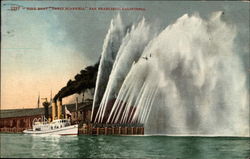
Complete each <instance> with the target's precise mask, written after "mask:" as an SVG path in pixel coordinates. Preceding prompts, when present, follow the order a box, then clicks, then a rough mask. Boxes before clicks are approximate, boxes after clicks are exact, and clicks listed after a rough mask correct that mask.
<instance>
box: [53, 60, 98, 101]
mask: <svg viewBox="0 0 250 159" xmlns="http://www.w3.org/2000/svg"><path fill="white" fill-rule="evenodd" d="M98 66H99V62H97V63H96V64H95V65H94V66H87V67H86V68H85V69H83V70H81V71H80V73H79V74H77V75H75V80H69V81H68V82H67V85H66V86H65V87H63V88H62V89H61V90H60V91H59V92H58V93H57V94H56V95H55V97H54V98H53V100H54V101H56V100H57V99H62V98H64V97H67V96H70V95H72V94H75V93H78V94H80V93H81V92H84V91H85V90H87V89H91V88H95V83H96V77H97V72H98Z"/></svg>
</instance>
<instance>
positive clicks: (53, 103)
mask: <svg viewBox="0 0 250 159" xmlns="http://www.w3.org/2000/svg"><path fill="white" fill-rule="evenodd" d="M55 119H56V100H53V101H52V121H53V120H55Z"/></svg>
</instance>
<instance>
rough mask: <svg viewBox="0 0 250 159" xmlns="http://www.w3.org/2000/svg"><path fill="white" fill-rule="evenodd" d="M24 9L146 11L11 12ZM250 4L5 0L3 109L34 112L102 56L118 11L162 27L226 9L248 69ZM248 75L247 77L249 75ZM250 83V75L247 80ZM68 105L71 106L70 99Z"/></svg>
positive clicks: (132, 19)
mask: <svg viewBox="0 0 250 159" xmlns="http://www.w3.org/2000/svg"><path fill="white" fill-rule="evenodd" d="M13 4H15V5H20V6H22V7H38V8H42V7H82V8H84V7H88V8H89V7H92V8H94V7H117V8H118V7H122V8H135V7H138V8H145V10H144V11H135V10H132V11H100V10H76V11H72V10H71V11H70V10H64V11H63V10H52V9H49V10H39V11H38V10H27V9H20V10H17V11H11V10H9V9H10V8H11V6H13ZM249 5H250V3H249V2H204V1H203V2H191V1H188V2H178V1H169V2H166V1H158V2H157V1H154V2H150V1H120V2H115V1H50V2H48V1H45V2H41V1H23V2H22V1H17V2H15V1H3V2H2V3H1V25H2V26H1V39H2V41H1V109H16V108H35V107H37V98H38V94H40V96H41V97H47V98H50V92H51V90H52V93H53V95H55V94H56V93H57V92H58V91H59V90H60V89H61V88H62V87H64V86H65V85H66V83H67V82H68V80H69V79H73V78H74V76H75V75H76V74H77V73H79V72H80V70H81V69H83V68H84V67H86V66H88V65H93V64H95V63H96V62H97V61H98V59H99V58H100V54H101V51H102V45H103V41H104V38H105V35H106V34H107V31H108V29H109V25H110V21H111V19H112V18H114V17H115V16H116V15H117V14H118V13H120V14H121V17H122V19H123V20H124V21H125V22H126V23H127V24H130V23H132V22H135V21H139V20H140V19H141V18H142V17H145V19H146V21H148V22H150V23H156V24H157V25H158V26H159V28H161V29H164V28H165V27H167V25H169V24H171V23H173V22H174V21H175V20H176V19H177V18H179V17H180V16H182V15H183V14H185V13H188V14H193V13H199V14H200V16H201V17H203V18H208V17H209V16H210V15H211V13H212V12H214V11H224V12H225V15H224V17H223V18H224V19H223V20H224V21H226V22H227V23H229V24H232V25H235V26H236V29H237V36H236V39H235V43H236V45H237V47H236V52H237V53H238V54H239V56H240V57H241V59H242V65H243V66H244V69H245V70H246V73H247V71H248V70H250V67H249V44H250V42H249ZM248 75H249V74H248ZM248 80H249V76H248ZM63 102H64V103H67V102H72V99H70V98H69V99H68V100H67V99H66V100H64V101H63Z"/></svg>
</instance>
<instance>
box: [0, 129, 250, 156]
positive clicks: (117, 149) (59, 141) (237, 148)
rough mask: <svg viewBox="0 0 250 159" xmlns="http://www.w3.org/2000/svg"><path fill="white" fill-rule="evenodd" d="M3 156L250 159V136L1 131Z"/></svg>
mask: <svg viewBox="0 0 250 159" xmlns="http://www.w3.org/2000/svg"><path fill="white" fill-rule="evenodd" d="M0 137H1V158H3V157H4V158H5V157H11V158H29V157H32V158H37V157H39V158H58V157H63V158H166V159H167V158H170V159H177V158H178V159H189V158H190V159H247V158H249V157H250V138H249V137H190V136H189V137H172V136H103V135H99V136H89V135H78V136H40V135H39V136H38V135H36V136H34V135H27V134H10V133H0Z"/></svg>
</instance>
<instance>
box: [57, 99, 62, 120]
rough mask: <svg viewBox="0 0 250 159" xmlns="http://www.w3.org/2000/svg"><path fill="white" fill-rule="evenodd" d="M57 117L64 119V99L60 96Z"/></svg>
mask: <svg viewBox="0 0 250 159" xmlns="http://www.w3.org/2000/svg"><path fill="white" fill-rule="evenodd" d="M57 118H58V119H62V99H61V98H59V99H58V101H57Z"/></svg>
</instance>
